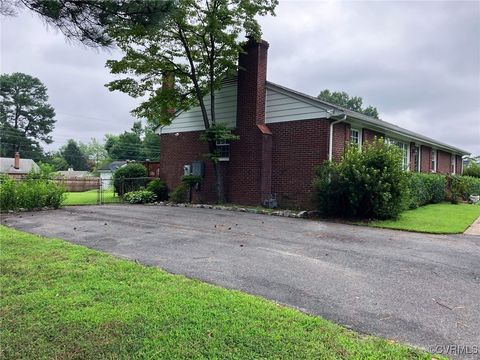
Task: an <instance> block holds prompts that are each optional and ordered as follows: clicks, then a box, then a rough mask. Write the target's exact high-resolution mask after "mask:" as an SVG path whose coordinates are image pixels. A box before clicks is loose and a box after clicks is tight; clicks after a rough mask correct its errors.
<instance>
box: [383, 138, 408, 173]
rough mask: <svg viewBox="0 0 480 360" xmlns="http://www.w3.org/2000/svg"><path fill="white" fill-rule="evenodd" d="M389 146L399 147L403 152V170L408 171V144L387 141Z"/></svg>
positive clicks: (393, 140) (392, 140) (391, 140)
mask: <svg viewBox="0 0 480 360" xmlns="http://www.w3.org/2000/svg"><path fill="white" fill-rule="evenodd" d="M387 142H388V143H389V144H392V145H395V146H397V147H398V148H399V149H400V150H402V155H403V156H402V168H403V170H407V169H408V144H407V143H404V142H403V141H399V140H395V139H387Z"/></svg>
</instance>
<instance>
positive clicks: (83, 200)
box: [63, 190, 120, 205]
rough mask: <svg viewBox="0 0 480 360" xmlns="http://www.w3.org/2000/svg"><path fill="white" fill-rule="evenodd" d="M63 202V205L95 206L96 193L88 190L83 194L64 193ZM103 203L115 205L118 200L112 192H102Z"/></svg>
mask: <svg viewBox="0 0 480 360" xmlns="http://www.w3.org/2000/svg"><path fill="white" fill-rule="evenodd" d="M65 195H66V196H65V201H64V202H63V205H95V204H97V199H98V191H97V190H89V191H83V192H67V193H65ZM103 202H104V203H117V202H120V198H119V197H118V196H115V195H114V194H113V190H108V191H104V192H103Z"/></svg>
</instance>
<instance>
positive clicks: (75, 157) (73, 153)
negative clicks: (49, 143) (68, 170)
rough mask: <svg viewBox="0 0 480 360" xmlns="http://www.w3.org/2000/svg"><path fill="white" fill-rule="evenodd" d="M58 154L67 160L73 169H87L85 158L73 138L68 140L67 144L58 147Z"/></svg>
mask: <svg viewBox="0 0 480 360" xmlns="http://www.w3.org/2000/svg"><path fill="white" fill-rule="evenodd" d="M60 154H61V156H62V158H63V159H64V160H65V161H66V162H67V164H68V166H69V167H72V168H73V170H76V171H85V170H88V164H87V158H86V157H85V155H84V153H83V152H82V150H81V149H80V147H79V146H78V144H77V142H76V141H75V140H73V139H70V140H68V142H67V145H65V146H64V147H62V148H61V149H60Z"/></svg>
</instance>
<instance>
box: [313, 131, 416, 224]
mask: <svg viewBox="0 0 480 360" xmlns="http://www.w3.org/2000/svg"><path fill="white" fill-rule="evenodd" d="M314 193H315V197H316V200H317V204H318V209H319V211H320V212H321V213H322V214H323V215H325V216H340V217H356V218H370V219H389V218H396V217H398V215H399V214H400V212H401V211H403V210H404V209H405V208H406V204H407V202H408V176H407V174H406V172H405V171H404V170H403V168H402V152H401V150H400V149H399V148H397V147H396V146H395V145H389V144H386V143H385V142H384V141H383V140H382V139H379V140H375V141H374V142H373V143H370V144H368V145H367V146H365V147H364V149H363V150H361V151H360V150H359V149H358V147H357V146H351V147H350V148H348V149H347V151H346V152H345V154H344V155H343V157H342V159H341V161H340V162H338V163H332V162H325V163H324V164H323V165H321V166H320V167H319V168H318V169H317V173H316V178H315V180H314Z"/></svg>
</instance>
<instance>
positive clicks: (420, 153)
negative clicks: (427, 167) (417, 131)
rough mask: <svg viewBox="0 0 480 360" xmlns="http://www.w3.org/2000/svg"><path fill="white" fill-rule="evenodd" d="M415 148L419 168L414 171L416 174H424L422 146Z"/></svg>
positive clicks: (415, 146)
mask: <svg viewBox="0 0 480 360" xmlns="http://www.w3.org/2000/svg"><path fill="white" fill-rule="evenodd" d="M414 148H415V155H416V156H417V166H416V168H415V169H414V171H416V172H422V146H421V145H414ZM417 149H418V151H417Z"/></svg>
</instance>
